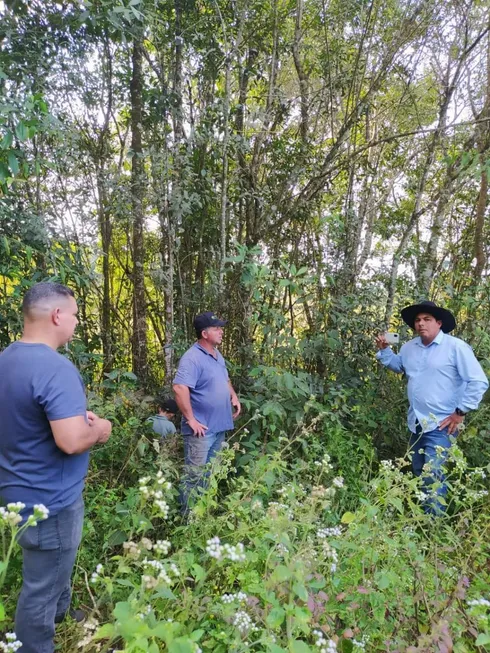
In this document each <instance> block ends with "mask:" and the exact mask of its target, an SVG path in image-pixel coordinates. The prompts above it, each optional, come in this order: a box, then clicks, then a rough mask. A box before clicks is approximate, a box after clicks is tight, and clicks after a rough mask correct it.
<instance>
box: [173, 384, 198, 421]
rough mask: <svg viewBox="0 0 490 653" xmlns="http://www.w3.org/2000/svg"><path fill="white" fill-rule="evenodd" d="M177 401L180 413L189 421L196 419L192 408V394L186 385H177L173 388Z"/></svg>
mask: <svg viewBox="0 0 490 653" xmlns="http://www.w3.org/2000/svg"><path fill="white" fill-rule="evenodd" d="M173 390H174V394H175V401H176V402H177V406H178V407H179V410H180V412H181V413H182V415H183V416H184V417H185V419H186V420H187V421H189V420H191V419H194V413H193V411H192V406H191V393H190V391H189V388H188V387H187V386H186V385H180V384H175V385H174V387H173Z"/></svg>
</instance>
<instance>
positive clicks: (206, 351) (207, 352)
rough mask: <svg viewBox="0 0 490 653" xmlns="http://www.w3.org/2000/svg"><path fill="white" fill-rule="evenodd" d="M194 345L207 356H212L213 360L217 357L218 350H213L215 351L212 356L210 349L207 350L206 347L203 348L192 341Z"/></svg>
mask: <svg viewBox="0 0 490 653" xmlns="http://www.w3.org/2000/svg"><path fill="white" fill-rule="evenodd" d="M194 347H197V348H198V349H200V350H201V351H203V352H204V353H205V354H207V355H208V356H211V358H214V359H215V360H216V359H217V358H218V350H217V349H215V350H214V351H215V352H216V356H213V354H212V353H211V352H210V351H208V350H207V349H204V347H202V346H201V345H200V344H199V343H198V342H195V343H194Z"/></svg>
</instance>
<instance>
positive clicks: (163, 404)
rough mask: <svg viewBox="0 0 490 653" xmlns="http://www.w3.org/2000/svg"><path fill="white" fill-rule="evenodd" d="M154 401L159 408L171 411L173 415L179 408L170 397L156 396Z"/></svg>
mask: <svg viewBox="0 0 490 653" xmlns="http://www.w3.org/2000/svg"><path fill="white" fill-rule="evenodd" d="M155 403H156V405H157V406H158V408H159V409H160V410H164V411H166V412H167V413H173V414H174V415H175V414H176V413H177V412H178V410H179V408H178V406H177V402H176V401H175V399H171V398H170V397H157V399H156V402H155Z"/></svg>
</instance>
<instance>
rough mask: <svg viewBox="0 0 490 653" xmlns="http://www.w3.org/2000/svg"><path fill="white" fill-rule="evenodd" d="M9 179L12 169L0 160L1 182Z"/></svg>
mask: <svg viewBox="0 0 490 653" xmlns="http://www.w3.org/2000/svg"><path fill="white" fill-rule="evenodd" d="M7 179H10V170H9V169H8V168H7V166H6V165H5V164H4V163H2V162H0V183H1V182H2V181H6V180H7Z"/></svg>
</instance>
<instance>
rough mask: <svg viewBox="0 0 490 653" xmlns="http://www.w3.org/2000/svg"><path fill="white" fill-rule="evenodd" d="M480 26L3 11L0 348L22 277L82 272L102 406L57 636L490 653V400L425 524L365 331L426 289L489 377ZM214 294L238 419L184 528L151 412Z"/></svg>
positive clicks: (247, 5)
mask: <svg viewBox="0 0 490 653" xmlns="http://www.w3.org/2000/svg"><path fill="white" fill-rule="evenodd" d="M488 25H489V11H488V6H487V5H486V3H484V2H480V1H479V0H469V1H468V2H460V1H459V0H458V1H452V0H451V1H449V2H445V3H441V2H437V1H436V0H370V1H365V0H349V1H346V0H331V1H330V2H326V1H324V0H312V1H311V2H308V3H305V2H304V0H267V1H265V2H256V1H255V0H250V1H248V2H246V1H245V0H230V2H225V1H224V0H212V1H211V2H208V0H117V2H114V1H112V0H111V1H109V0H83V2H73V1H72V0H68V1H66V2H63V3H60V2H53V1H52V0H29V1H27V0H3V2H2V1H1V0H0V347H4V346H6V345H7V344H8V343H9V342H11V341H12V340H14V339H15V338H16V337H18V335H19V333H20V331H21V327H22V324H21V316H20V312H19V305H20V301H21V298H22V295H23V293H24V292H25V290H26V289H27V288H28V287H29V286H30V285H31V284H32V283H35V282H36V281H39V280H41V279H43V280H45V279H53V280H59V281H61V282H63V283H67V284H69V285H70V286H71V287H72V288H73V289H74V290H75V292H76V295H77V299H78V301H79V305H80V325H79V328H78V332H77V337H76V339H75V340H74V341H73V342H72V343H71V344H70V347H69V351H68V352H67V355H68V356H70V357H71V358H72V360H73V361H74V362H75V363H76V365H77V366H78V367H79V369H80V370H81V372H82V374H83V376H84V380H85V381H86V384H87V388H88V391H89V401H90V408H91V409H92V410H94V411H96V412H97V413H100V414H101V415H103V416H106V417H109V418H110V419H111V420H112V421H113V423H114V432H113V436H112V437H111V439H110V441H109V442H108V444H107V445H106V446H104V447H100V448H97V449H96V450H95V451H94V453H93V455H92V463H91V468H90V474H89V477H88V479H87V488H86V495H85V496H86V504H87V516H86V521H85V534H84V540H83V546H82V548H81V550H80V554H79V559H78V562H77V567H76V575H75V601H76V602H77V603H79V604H80V605H82V606H84V607H85V608H86V609H87V610H88V611H90V613H91V620H90V622H89V623H88V624H86V627H85V628H82V627H79V626H76V625H75V624H74V623H65V624H63V625H62V626H60V628H59V631H58V643H59V648H60V650H62V651H64V652H65V653H73V651H75V650H80V651H86V652H87V653H92V652H93V651H96V650H99V651H109V650H124V651H133V652H136V651H159V650H169V651H171V652H172V653H179V652H180V653H186V652H189V653H190V652H192V651H197V650H202V651H215V652H218V653H219V652H220V651H222V652H223V653H224V652H225V651H237V652H238V651H247V650H256V651H270V652H271V653H274V652H275V653H279V652H280V651H290V652H291V653H302V652H305V651H316V650H319V651H329V653H331V652H332V651H334V650H338V651H356V650H361V649H364V650H366V651H390V652H391V653H395V651H418V652H427V653H432V652H433V651H439V652H440V653H443V652H444V651H452V650H454V651H458V652H460V653H463V652H466V651H483V650H490V623H489V619H490V610H489V607H490V605H489V604H488V601H489V600H490V596H489V594H488V587H489V586H490V578H489V569H488V562H487V561H488V557H489V545H488V541H489V537H488V535H489V532H488V529H489V523H490V515H489V511H488V501H487V498H486V494H485V492H486V489H485V488H486V486H487V481H486V472H487V473H488V471H489V469H488V468H487V466H488V454H489V449H490V447H489V433H490V430H489V428H488V411H489V409H488V403H487V401H486V400H484V402H483V405H482V407H481V409H480V410H479V411H478V412H477V413H475V414H474V415H472V416H470V418H469V419H468V420H467V425H466V428H465V430H464V432H463V433H462V434H461V435H460V436H459V438H458V447H457V448H455V449H454V450H453V453H452V458H451V460H450V462H449V468H450V481H451V491H450V504H449V506H448V512H447V515H446V516H445V517H444V518H441V519H438V520H431V519H430V518H428V517H426V516H425V515H424V514H423V513H422V511H421V509H420V507H419V503H418V487H417V483H416V481H415V480H414V479H413V478H412V477H411V475H410V474H409V473H407V464H408V461H407V460H406V448H407V433H406V426H405V415H406V398H405V386H404V381H403V380H402V379H401V378H396V377H395V376H394V375H392V374H390V373H389V372H387V371H386V370H384V369H380V368H379V367H378V366H377V364H376V363H375V361H374V345H373V338H374V335H375V334H376V333H377V332H378V331H379V330H380V329H383V328H385V327H387V326H388V327H391V328H392V329H393V330H398V331H399V332H400V334H401V338H402V340H404V339H406V338H408V337H410V334H409V333H408V332H407V329H406V327H405V326H404V325H403V324H402V323H401V321H400V319H399V317H398V314H399V310H398V309H399V308H400V307H401V306H403V305H405V304H407V303H411V302H412V300H414V299H418V298H430V299H434V300H436V301H438V302H440V303H441V304H444V305H446V306H447V307H448V308H449V309H451V310H452V311H453V312H454V314H455V316H456V319H457V323H458V328H457V331H456V332H455V335H457V336H460V337H463V338H464V339H465V340H467V341H468V342H469V343H470V344H471V345H472V346H473V348H474V350H475V352H476V354H477V357H478V358H479V360H480V361H481V363H482V365H483V367H484V369H485V371H486V372H490V363H489V359H490V337H489V335H488V334H489V331H490V320H489V311H488V305H489V301H488V300H489V284H488V271H489V267H488V248H489V229H488V206H487V204H488V170H489V166H488V151H489V147H490V138H489V134H490V132H489V120H490V81H489V80H490V68H489V66H490V57H489V52H490V49H489V48H490V40H489V34H490V32H489V28H488ZM211 308H212V309H213V310H216V311H217V312H220V313H221V314H223V316H225V317H226V318H228V320H229V324H228V326H227V328H226V330H225V342H224V345H223V352H224V355H225V357H226V358H227V362H228V365H229V369H230V375H231V377H232V379H233V382H234V385H235V387H236V388H237V390H238V391H239V392H240V396H241V399H242V402H243V405H244V408H245V410H244V414H243V416H242V417H241V421H240V423H239V424H238V425H237V430H236V432H235V433H234V434H233V435H232V436H231V439H230V447H229V449H227V450H226V451H225V452H224V454H223V457H222V459H221V461H220V462H219V463H216V465H215V469H214V470H213V476H212V484H211V488H210V491H209V492H208V494H206V496H204V497H203V498H202V500H201V501H200V502H199V504H198V506H197V507H196V509H195V510H194V512H193V513H192V516H191V519H190V520H189V523H184V522H183V521H182V520H181V518H180V516H179V514H178V510H177V504H176V493H177V489H176V488H177V483H178V478H179V474H180V470H181V461H182V451H181V442H180V440H179V438H178V437H176V438H173V439H170V440H168V441H167V442H166V443H165V446H164V447H160V445H159V444H158V443H157V442H156V441H155V439H154V437H153V435H152V433H151V430H150V429H149V427H148V425H147V424H146V423H145V420H146V418H147V417H148V416H149V415H150V414H151V413H152V411H153V406H152V404H151V397H152V396H153V394H154V393H155V392H156V391H157V390H158V391H160V390H162V388H163V389H164V390H165V391H168V390H169V388H170V385H171V380H172V376H173V373H174V370H175V366H176V362H177V361H178V358H179V356H180V355H181V353H182V352H183V351H184V350H185V349H186V348H187V347H188V346H189V344H190V342H192V339H193V332H192V319H193V316H194V315H195V314H196V313H197V312H199V311H201V310H208V309H211ZM159 474H160V475H159ZM142 479H143V480H142ZM167 483H171V486H170V487H167ZM155 492H161V493H162V495H161V496H160V495H157V496H155ZM155 501H158V502H159V504H156V503H155ZM15 522H16V518H15V515H14V516H11V517H10V518H9V519H5V520H3V521H2V520H1V519H0V526H1V528H2V529H3V530H2V538H3V543H4V549H3V556H2V562H0V587H1V596H0V623H1V629H2V630H3V631H5V632H9V631H10V630H11V629H12V619H13V612H14V606H15V599H16V592H17V589H18V587H19V584H20V558H19V552H18V549H17V548H16V547H15V546H14V542H13V540H12V538H11V535H12V533H14V532H15V530H16V528H17V526H16V523H15ZM215 538H219V542H218V540H216V539H215ZM10 545H12V546H10ZM242 547H243V548H242ZM145 560H146V562H145ZM99 565H102V567H99Z"/></svg>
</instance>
